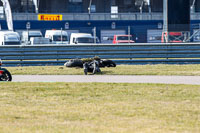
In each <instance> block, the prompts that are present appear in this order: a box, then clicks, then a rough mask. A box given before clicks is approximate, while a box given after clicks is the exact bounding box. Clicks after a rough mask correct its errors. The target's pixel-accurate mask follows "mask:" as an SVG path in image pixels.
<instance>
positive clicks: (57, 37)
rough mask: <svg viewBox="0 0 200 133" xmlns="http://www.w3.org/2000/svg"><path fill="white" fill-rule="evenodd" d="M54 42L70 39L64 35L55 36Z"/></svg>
mask: <svg viewBox="0 0 200 133" xmlns="http://www.w3.org/2000/svg"><path fill="white" fill-rule="evenodd" d="M61 38H62V39H61ZM53 40H54V41H68V37H67V36H65V35H63V36H61V35H54V36H53Z"/></svg>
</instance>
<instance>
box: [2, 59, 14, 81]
mask: <svg viewBox="0 0 200 133" xmlns="http://www.w3.org/2000/svg"><path fill="white" fill-rule="evenodd" d="M1 65H2V61H1V60H0V81H12V75H11V74H10V72H9V71H8V70H7V69H5V68H2V67H1Z"/></svg>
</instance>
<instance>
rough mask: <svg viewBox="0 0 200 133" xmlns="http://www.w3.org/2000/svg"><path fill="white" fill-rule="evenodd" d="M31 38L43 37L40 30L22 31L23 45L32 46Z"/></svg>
mask: <svg viewBox="0 0 200 133" xmlns="http://www.w3.org/2000/svg"><path fill="white" fill-rule="evenodd" d="M31 37H42V33H41V31H39V30H29V31H22V35H21V41H22V43H28V44H30V38H31Z"/></svg>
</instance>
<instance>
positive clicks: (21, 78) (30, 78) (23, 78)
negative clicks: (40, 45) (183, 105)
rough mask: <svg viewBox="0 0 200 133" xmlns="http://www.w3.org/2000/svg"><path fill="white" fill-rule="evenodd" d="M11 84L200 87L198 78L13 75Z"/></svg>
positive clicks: (199, 78)
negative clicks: (69, 83) (139, 84)
mask: <svg viewBox="0 0 200 133" xmlns="http://www.w3.org/2000/svg"><path fill="white" fill-rule="evenodd" d="M13 82H79V83H80V82H89V83H93V82H100V83H161V84H193V85H200V76H119V75H116V76H114V75H13Z"/></svg>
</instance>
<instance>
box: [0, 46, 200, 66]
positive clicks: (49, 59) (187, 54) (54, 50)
mask: <svg viewBox="0 0 200 133" xmlns="http://www.w3.org/2000/svg"><path fill="white" fill-rule="evenodd" d="M0 50H1V52H0V58H1V59H2V61H3V63H4V65H5V66H34V65H63V64H64V63H65V62H66V61H67V60H69V59H74V58H91V57H94V56H98V57H100V58H102V59H112V60H114V61H115V62H116V63H117V64H200V43H184V44H182V43H176V44H131V45H129V44H120V45H119V44H118V45H114V44H98V45H38V46H0Z"/></svg>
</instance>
